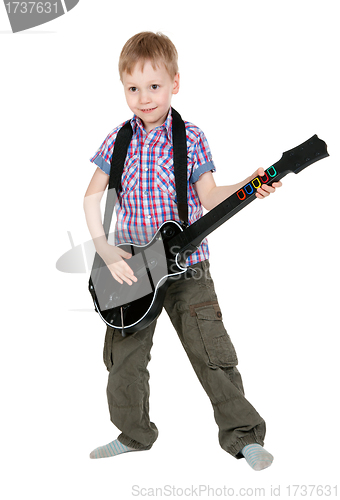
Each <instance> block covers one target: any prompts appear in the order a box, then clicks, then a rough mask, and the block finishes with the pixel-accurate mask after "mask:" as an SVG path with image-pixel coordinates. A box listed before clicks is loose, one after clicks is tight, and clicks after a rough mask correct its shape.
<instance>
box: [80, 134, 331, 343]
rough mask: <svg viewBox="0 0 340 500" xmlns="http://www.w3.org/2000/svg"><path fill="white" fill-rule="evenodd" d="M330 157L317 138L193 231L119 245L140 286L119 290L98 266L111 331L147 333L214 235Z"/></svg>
mask: <svg viewBox="0 0 340 500" xmlns="http://www.w3.org/2000/svg"><path fill="white" fill-rule="evenodd" d="M327 156H329V155H328V152H327V145H326V143H325V142H324V141H322V140H321V139H319V138H318V136H317V135H314V136H313V137H311V138H310V139H308V140H307V141H306V142H304V143H302V144H300V146H297V147H296V148H294V149H291V150H289V151H286V152H285V153H283V155H282V157H281V159H280V160H279V161H278V162H277V163H275V164H274V165H272V166H271V167H269V168H268V169H267V170H265V174H264V176H263V177H261V176H258V177H255V178H254V179H252V180H251V181H250V182H249V183H248V184H246V185H245V186H243V187H242V189H239V190H238V191H237V192H236V193H234V194H233V195H231V196H230V197H229V198H227V199H226V200H224V201H223V202H222V203H220V204H219V205H217V206H216V207H215V208H213V209H212V210H210V211H209V212H208V213H207V214H206V215H204V216H203V217H201V218H200V219H199V220H197V221H196V222H194V223H193V224H191V225H190V226H187V227H185V226H183V225H182V224H180V223H179V222H175V221H167V222H164V223H163V224H162V225H161V226H160V228H159V229H158V231H157V233H156V234H155V236H154V237H153V239H152V240H151V241H150V242H149V243H148V244H147V245H144V246H138V245H133V244H121V245H118V246H119V247H121V248H123V249H124V250H126V251H127V252H129V253H131V254H132V257H131V258H130V259H129V260H128V264H129V266H130V267H131V268H132V270H133V271H134V274H135V276H136V277H137V282H136V283H133V284H132V285H128V284H126V283H125V282H124V283H123V284H119V283H118V282H117V281H116V280H115V279H114V278H113V277H112V275H111V273H110V271H109V269H108V268H107V267H106V266H105V265H104V264H103V262H102V263H101V265H100V266H98V267H96V266H94V268H93V269H92V273H91V278H90V281H89V290H90V293H91V295H92V298H93V301H94V305H95V309H96V311H97V312H98V313H99V315H100V317H101V318H102V319H103V321H104V322H105V323H106V324H107V325H108V326H110V327H113V328H117V329H120V330H121V331H122V334H123V335H124V336H125V335H126V334H130V333H134V332H136V331H138V330H141V329H143V328H146V327H147V326H148V325H149V324H150V323H151V322H152V321H153V320H154V319H155V318H156V317H157V316H158V314H159V313H160V312H161V309H162V307H163V301H164V297H165V293H166V290H167V288H168V286H169V285H170V284H171V283H172V282H173V281H174V280H176V279H180V278H181V277H182V276H183V275H184V274H185V273H187V272H188V271H189V269H188V268H187V266H186V264H185V262H186V259H187V258H188V257H189V255H191V254H192V253H193V252H195V251H196V250H197V248H198V247H199V245H200V244H201V242H202V240H203V239H204V238H205V237H206V236H207V235H208V234H209V233H211V232H212V231H214V230H215V229H216V228H217V227H219V226H220V225H221V224H223V223H224V222H226V221H227V220H228V219H230V218H231V217H232V216H233V215H235V214H236V213H237V212H239V211H240V210H241V209H242V208H244V207H245V206H247V205H248V204H249V203H250V202H251V201H253V200H254V199H255V198H256V196H255V194H256V190H257V189H258V188H259V187H261V185H262V184H268V185H271V184H272V183H273V182H276V181H279V180H280V179H282V177H284V176H285V175H287V174H288V173H290V172H294V173H295V174H297V173H299V172H301V170H303V169H304V168H306V167H308V166H309V165H311V164H312V163H314V162H316V161H318V160H321V159H322V158H325V157H327Z"/></svg>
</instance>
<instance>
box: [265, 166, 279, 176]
mask: <svg viewBox="0 0 340 500" xmlns="http://www.w3.org/2000/svg"><path fill="white" fill-rule="evenodd" d="M266 173H267V174H268V175H269V176H270V177H275V176H276V175H277V172H276V170H275V168H274V167H269V168H268V169H267V170H266Z"/></svg>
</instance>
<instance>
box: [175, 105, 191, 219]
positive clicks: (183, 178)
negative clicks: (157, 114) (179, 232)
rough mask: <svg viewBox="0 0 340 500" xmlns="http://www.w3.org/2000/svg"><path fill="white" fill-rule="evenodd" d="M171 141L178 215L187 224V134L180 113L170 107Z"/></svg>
mask: <svg viewBox="0 0 340 500" xmlns="http://www.w3.org/2000/svg"><path fill="white" fill-rule="evenodd" d="M172 143H173V154H174V171H175V184H176V194H177V208H178V215H179V218H180V220H181V221H182V223H184V224H185V225H187V224H188V187H187V171H188V164H187V135H186V130H185V124H184V121H183V120H182V118H181V115H180V114H179V113H177V111H176V110H175V109H174V108H172Z"/></svg>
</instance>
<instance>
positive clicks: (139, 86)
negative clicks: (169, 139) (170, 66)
mask: <svg viewBox="0 0 340 500" xmlns="http://www.w3.org/2000/svg"><path fill="white" fill-rule="evenodd" d="M122 81H123V86H124V92H125V97H126V102H127V104H128V106H129V108H130V109H131V111H132V112H133V113H134V114H135V115H137V116H138V117H139V118H140V119H141V120H142V122H143V124H144V128H145V130H146V131H147V132H150V130H152V129H153V128H155V127H158V126H159V125H162V124H163V123H164V122H165V120H166V117H167V114H168V111H169V108H170V105H171V97H172V94H177V92H178V91H179V74H177V75H176V76H175V77H174V78H173V79H172V78H171V77H170V75H169V73H168V72H167V70H166V68H165V66H164V64H160V65H159V66H157V68H156V69H153V67H152V64H151V62H150V61H146V62H145V64H144V68H143V71H142V70H141V64H140V63H137V64H136V66H135V67H134V70H133V72H132V74H131V75H129V74H128V73H126V72H124V73H123V75H122Z"/></svg>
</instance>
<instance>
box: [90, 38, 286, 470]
mask: <svg viewBox="0 0 340 500" xmlns="http://www.w3.org/2000/svg"><path fill="white" fill-rule="evenodd" d="M119 72H120V78H121V81H122V83H123V86H124V92H125V97H126V101H127V104H128V106H129V108H130V109H131V111H132V112H133V113H134V116H133V119H132V121H131V125H132V129H133V136H132V140H131V143H130V145H129V149H128V153H127V157H126V161H125V167H124V171H123V174H122V179H121V185H122V188H121V190H120V192H119V193H118V204H117V205H116V209H117V214H116V215H117V224H116V232H115V235H116V240H115V243H116V244H117V243H123V242H127V241H130V242H132V243H134V244H139V245H143V244H146V243H147V242H148V241H150V240H151V238H152V237H153V235H154V234H155V233H156V231H157V229H158V227H159V226H160V224H161V223H162V222H164V221H166V220H171V219H172V220H179V218H178V211H177V204H176V198H175V195H176V189H175V183H174V173H173V160H172V153H173V148H172V129H171V125H172V116H171V98H172V95H173V94H177V93H178V91H179V73H178V67H177V51H176V48H175V46H174V45H173V44H172V42H171V41H170V40H169V39H168V38H167V37H166V36H164V35H162V34H161V33H157V34H154V33H151V32H143V33H139V34H137V35H135V36H133V37H132V38H131V39H130V40H128V42H127V43H126V44H125V46H124V47H123V50H122V52H121V55H120V60H119ZM121 126H122V125H120V126H119V127H117V128H115V129H114V130H113V131H112V132H111V133H110V134H109V135H108V136H107V138H106V139H105V141H104V142H103V144H102V146H101V147H100V148H99V150H98V151H97V153H96V154H95V155H94V157H93V158H91V161H92V162H94V163H95V164H96V165H97V167H98V168H97V170H96V171H95V173H94V175H93V178H92V180H91V182H90V184H89V187H88V189H87V191H86V194H85V199H84V210H85V214H86V219H87V224H88V227H89V230H90V233H91V236H92V238H93V240H94V243H95V247H96V251H97V252H98V254H99V255H100V256H101V257H102V259H103V260H104V261H105V263H106V264H107V266H108V267H109V269H110V271H111V273H112V275H113V277H114V278H115V279H116V280H117V281H118V282H119V283H123V281H125V282H126V283H128V284H129V285H131V286H133V282H136V281H137V278H136V277H135V276H134V273H133V271H132V270H131V268H130V267H129V265H128V260H129V258H130V257H131V255H130V254H128V253H127V252H125V251H123V250H122V249H121V248H119V247H115V246H113V245H109V244H108V242H107V240H106V237H105V234H104V230H103V226H102V222H101V214H100V206H99V205H100V200H101V198H102V195H103V193H104V191H105V189H106V187H107V185H108V179H109V175H108V174H109V173H110V161H111V157H112V151H113V146H114V141H115V138H116V135H117V132H118V130H119V129H120V128H121ZM185 126H186V136H187V151H188V209H189V224H191V223H193V222H194V221H195V220H197V219H198V218H199V217H201V216H202V206H203V207H204V208H206V209H207V210H210V209H212V208H213V207H215V206H216V205H217V204H219V203H220V202H222V201H223V200H224V199H225V198H227V197H229V196H230V195H231V194H232V193H234V192H235V191H237V190H238V189H239V188H240V187H242V186H243V185H245V184H246V183H247V182H248V181H250V180H251V179H253V178H254V177H255V176H257V175H262V176H263V175H264V171H263V169H259V170H258V171H256V172H255V173H254V174H253V175H252V176H250V177H249V178H248V179H246V180H244V181H243V182H241V183H239V184H237V185H234V186H220V187H217V186H216V184H215V181H214V178H213V174H212V172H214V171H215V166H214V163H213V161H212V158H211V153H210V149H209V145H208V142H207V140H206V138H205V136H204V134H203V132H202V131H201V130H200V129H199V128H198V127H196V126H194V125H193V124H191V123H188V122H185ZM280 186H281V182H278V183H275V184H273V186H272V187H270V186H267V185H263V186H261V188H259V189H258V190H257V197H258V198H264V197H266V196H268V195H269V194H270V193H272V192H274V191H275V188H276V187H280ZM208 259H209V249H208V244H207V241H206V240H204V241H203V242H202V244H201V245H200V247H199V248H198V250H197V251H196V252H195V253H193V254H192V255H191V256H190V257H189V258H188V260H187V264H188V265H189V266H190V267H191V268H192V269H193V270H194V271H195V270H196V271H199V272H197V276H198V277H195V276H192V277H191V278H190V277H187V278H186V279H182V280H176V282H174V283H172V284H171V285H170V286H169V288H168V290H167V292H166V297H165V301H164V308H165V310H166V311H167V313H168V314H169V317H170V319H171V321H172V323H173V325H174V327H175V329H176V331H177V333H178V335H179V338H180V340H181V342H182V344H183V347H184V349H185V350H186V353H187V355H188V357H189V360H190V362H191V363H192V365H193V368H194V370H195V372H196V374H197V376H198V378H199V380H200V382H201V384H202V385H203V388H204V389H205V391H206V392H207V394H208V396H209V398H210V401H211V403H212V405H213V409H214V416H215V420H216V422H217V425H218V427H219V442H220V445H221V447H222V448H223V449H224V450H225V451H227V452H228V453H230V454H231V455H232V456H234V457H236V458H243V457H245V458H246V461H247V463H248V464H249V465H250V466H251V467H252V468H253V469H255V470H261V469H264V468H266V467H268V466H269V465H271V463H272V461H273V457H272V455H271V454H270V453H268V452H267V451H266V450H264V449H263V448H262V445H263V439H264V436H265V422H264V420H263V419H262V417H261V416H260V415H259V414H258V413H257V412H256V410H255V409H254V408H253V407H252V406H251V404H250V403H249V402H248V401H247V400H246V399H245V397H244V391H243V385H242V379H241V375H240V373H239V371H238V370H237V368H236V365H237V363H238V361H237V356H236V352H235V349H234V346H233V344H232V342H231V340H230V338H229V336H228V334H227V332H226V330H225V329H224V326H223V323H222V319H221V312H220V308H219V305H218V302H217V297H216V294H215V290H214V285H213V282H212V279H211V276H210V273H209V261H208ZM155 326H156V320H155V321H154V322H153V323H151V325H149V326H148V327H147V328H145V329H144V330H142V331H138V332H136V333H134V334H132V335H129V336H127V337H122V335H121V332H120V331H118V330H115V329H113V328H107V332H106V337H105V345H104V362H105V364H106V367H107V369H108V370H109V372H110V373H109V380H108V386H107V397H108V404H109V410H110V417H111V421H112V422H113V423H114V425H115V426H116V427H117V428H119V429H120V430H121V434H120V435H119V436H118V439H116V440H114V441H112V442H111V443H109V444H108V445H105V446H101V447H99V448H96V449H95V450H94V451H93V452H92V453H91V454H90V457H91V458H101V457H107V456H113V455H119V454H121V453H124V452H128V451H137V450H148V449H150V448H151V446H152V445H153V443H154V442H155V440H156V439H157V435H158V431H157V427H156V425H155V424H154V423H153V422H150V419H149V384H148V379H149V373H148V370H147V364H148V362H149V360H150V350H151V347H152V337H153V333H154V330H155Z"/></svg>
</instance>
